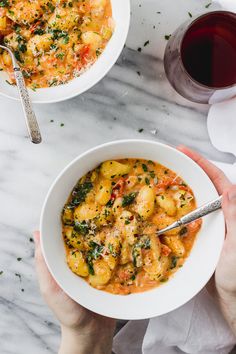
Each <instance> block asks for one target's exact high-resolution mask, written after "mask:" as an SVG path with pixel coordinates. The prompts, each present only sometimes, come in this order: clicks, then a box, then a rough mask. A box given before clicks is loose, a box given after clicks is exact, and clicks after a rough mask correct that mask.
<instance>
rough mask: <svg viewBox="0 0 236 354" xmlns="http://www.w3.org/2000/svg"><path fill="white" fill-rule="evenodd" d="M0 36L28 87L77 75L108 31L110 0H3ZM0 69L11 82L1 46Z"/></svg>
mask: <svg viewBox="0 0 236 354" xmlns="http://www.w3.org/2000/svg"><path fill="white" fill-rule="evenodd" d="M1 3H2V5H3V7H0V37H2V38H3V39H4V42H5V44H6V45H7V46H9V47H10V48H11V49H12V50H13V52H14V54H15V57H16V59H17V60H18V63H19V65H20V66H21V69H22V70H23V74H24V77H25V81H26V84H27V86H28V87H30V88H32V89H33V90H35V89H37V88H40V87H51V86H57V85H60V84H64V83H66V82H68V81H69V80H72V79H73V78H74V77H78V76H80V75H81V74H82V73H83V72H84V71H86V70H87V69H88V68H89V67H90V66H91V65H92V64H93V63H94V62H95V61H96V60H97V59H98V57H99V56H100V55H101V54H102V52H103V50H104V49H105V47H106V45H107V43H108V41H109V40H110V38H111V36H112V32H113V29H114V28H113V27H114V24H113V20H112V8H111V2H110V0H83V1H82V0H63V1H62V0H32V1H29V0H2V2H1ZM0 69H1V70H5V71H7V72H8V74H9V83H10V84H11V83H14V75H13V71H12V63H11V58H10V56H9V54H8V53H7V52H6V51H1V52H0Z"/></svg>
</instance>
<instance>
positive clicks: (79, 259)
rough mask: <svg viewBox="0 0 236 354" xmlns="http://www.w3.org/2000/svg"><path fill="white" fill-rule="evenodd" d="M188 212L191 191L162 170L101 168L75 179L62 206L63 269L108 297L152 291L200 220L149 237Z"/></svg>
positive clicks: (117, 164) (185, 251) (178, 260)
mask: <svg viewBox="0 0 236 354" xmlns="http://www.w3.org/2000/svg"><path fill="white" fill-rule="evenodd" d="M195 208H196V202H195V198H194V194H193V191H192V190H191V188H190V187H189V186H187V185H186V183H185V182H184V181H183V180H182V179H181V177H179V176H177V175H176V173H175V172H173V171H171V170H170V169H168V168H166V167H165V166H162V165H160V164H159V163H156V162H152V161H146V160H136V159H124V160H117V161H106V162H104V163H102V164H101V165H100V166H99V167H98V168H96V169H95V170H94V171H91V172H89V173H88V174H87V175H86V176H84V177H83V178H82V179H80V180H79V182H78V183H77V185H76V186H75V188H74V189H73V191H72V193H71V195H70V197H69V199H68V201H67V203H66V204H65V206H64V209H63V212H62V233H63V238H64V242H65V248H66V257H67V263H68V266H69V267H70V268H71V270H72V271H73V272H74V273H75V274H77V275H79V276H81V277H84V279H85V280H86V281H88V282H89V283H90V284H91V285H92V286H93V287H95V288H97V289H100V290H104V291H108V292H110V293H113V294H122V295H127V294H131V293H136V292H143V291H146V290H149V289H152V288H154V287H156V286H158V285H160V284H161V283H164V282H166V281H168V279H169V278H170V277H171V276H172V274H173V273H175V272H176V271H177V270H178V269H179V268H180V267H182V266H183V264H184V261H185V259H186V258H187V257H188V255H189V253H190V251H191V249H192V246H193V244H194V240H195V238H196V235H197V233H198V231H199V229H200V227H201V221H196V222H194V223H192V224H190V225H188V226H187V227H184V228H182V229H176V230H172V231H170V232H168V233H166V234H165V235H162V236H160V237H157V236H156V232H157V231H158V230H159V229H162V228H164V227H166V226H167V225H169V224H171V223H172V222H174V221H175V220H177V219H178V218H180V217H181V216H183V215H185V214H186V213H188V212H190V211H192V210H194V209H195Z"/></svg>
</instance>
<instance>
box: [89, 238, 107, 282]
mask: <svg viewBox="0 0 236 354" xmlns="http://www.w3.org/2000/svg"><path fill="white" fill-rule="evenodd" d="M89 246H90V247H91V248H90V250H89V252H88V253H87V263H88V267H89V274H92V275H94V269H93V260H96V259H98V258H99V257H100V256H101V254H102V252H103V250H104V247H103V246H102V245H99V244H98V243H96V242H94V241H91V242H90V244H89Z"/></svg>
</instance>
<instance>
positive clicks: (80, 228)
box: [74, 220, 89, 236]
mask: <svg viewBox="0 0 236 354" xmlns="http://www.w3.org/2000/svg"><path fill="white" fill-rule="evenodd" d="M74 230H75V231H77V232H78V233H79V234H81V235H83V236H85V235H87V233H88V232H89V225H88V224H87V223H86V221H85V220H84V221H82V222H79V221H75V226H74Z"/></svg>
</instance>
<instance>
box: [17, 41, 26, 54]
mask: <svg viewBox="0 0 236 354" xmlns="http://www.w3.org/2000/svg"><path fill="white" fill-rule="evenodd" d="M18 49H19V51H20V52H22V53H25V52H26V51H27V46H26V45H25V44H24V43H21V44H19V45H18Z"/></svg>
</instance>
